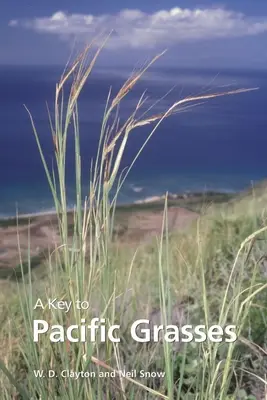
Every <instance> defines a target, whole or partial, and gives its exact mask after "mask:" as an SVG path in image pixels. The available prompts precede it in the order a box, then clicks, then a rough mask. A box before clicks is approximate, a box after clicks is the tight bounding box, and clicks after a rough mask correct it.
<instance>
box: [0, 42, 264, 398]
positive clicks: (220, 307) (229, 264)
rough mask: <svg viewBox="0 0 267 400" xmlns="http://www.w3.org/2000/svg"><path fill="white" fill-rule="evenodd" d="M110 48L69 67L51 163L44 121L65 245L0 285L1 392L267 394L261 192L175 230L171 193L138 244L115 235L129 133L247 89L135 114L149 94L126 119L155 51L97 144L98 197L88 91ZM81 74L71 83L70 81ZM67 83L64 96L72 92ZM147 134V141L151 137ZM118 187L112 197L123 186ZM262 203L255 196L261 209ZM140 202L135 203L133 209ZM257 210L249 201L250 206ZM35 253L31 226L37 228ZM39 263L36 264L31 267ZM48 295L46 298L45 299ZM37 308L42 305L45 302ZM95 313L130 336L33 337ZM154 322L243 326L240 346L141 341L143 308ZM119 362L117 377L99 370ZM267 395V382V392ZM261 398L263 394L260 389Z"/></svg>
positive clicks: (59, 95)
mask: <svg viewBox="0 0 267 400" xmlns="http://www.w3.org/2000/svg"><path fill="white" fill-rule="evenodd" d="M100 50H101V49H99V50H98V51H97V52H96V54H93V55H92V57H91V58H88V57H90V54H91V48H90V47H88V48H86V49H85V51H84V53H82V54H81V56H80V57H78V58H77V60H76V61H75V62H74V63H73V64H72V65H71V66H68V67H67V68H66V70H65V71H64V74H63V75H62V77H61V79H60V81H59V83H58V85H57V87H56V93H55V108H54V112H53V114H54V115H55V118H54V120H52V117H51V116H50V114H49V116H50V124H51V132H52V140H53V143H54V150H55V160H56V167H55V170H54V171H53V172H51V171H50V168H49V165H47V163H46V159H45V156H44V154H43V152H42V148H41V145H40V142H39V137H38V132H37V128H36V127H35V124H34V120H33V117H32V116H31V114H30V112H29V116H30V119H31V121H32V126H33V131H34V135H35V138H36V142H37V145H38V149H39V152H40V156H41V159H42V161H43V165H44V169H45V172H46V175H47V180H48V183H49V185H50V189H51V193H52V195H53V198H54V203H55V209H56V213H57V221H58V227H59V232H60V237H61V243H60V245H58V246H55V248H54V249H53V251H51V252H50V253H49V254H48V256H47V259H46V262H45V275H44V276H43V277H42V279H40V277H39V276H38V275H36V273H35V270H34V269H32V268H31V267H32V266H31V257H30V251H29V255H28V261H27V264H26V269H27V271H26V270H25V262H24V260H21V263H20V264H21V265H20V270H21V277H20V281H18V282H13V281H11V280H10V281H8V282H5V283H2V289H3V290H2V293H3V294H2V296H3V297H2V301H1V303H2V306H1V308H2V309H1V322H2V336H1V346H0V358H1V360H2V361H1V362H0V368H1V370H2V374H1V377H0V387H1V398H3V399H48V400H49V399H70V400H74V399H75V400H77V399H78V400H80V399H81V400H82V399H101V400H102V399H120V398H121V399H140V400H141V399H161V398H162V399H177V400H178V399H187V400H190V399H195V400H197V399H201V400H215V399H216V400H217V399H219V400H230V399H237V398H239V399H244V400H245V399H247V400H248V399H252V398H253V397H252V396H254V398H259V399H260V398H263V396H264V393H265V392H266V384H267V382H266V373H267V371H266V343H267V341H266V339H267V338H266V326H267V311H266V304H267V301H266V300H267V295H266V289H267V284H266V277H265V275H264V273H263V271H262V265H263V264H264V254H265V248H266V230H267V227H266V224H265V218H264V204H263V203H264V202H262V203H261V207H259V203H255V199H254V198H253V196H252V197H251V198H250V197H249V196H247V197H246V198H245V199H242V201H241V200H240V201H237V202H234V203H232V204H231V205H230V206H224V205H223V206H221V205H220V204H214V206H212V207H211V209H210V210H209V212H208V213H206V214H205V215H204V216H202V217H201V218H200V219H199V220H198V221H197V222H196V224H194V225H192V227H191V229H190V230H189V231H187V232H186V233H183V232H180V233H179V232H177V233H172V234H171V235H170V234H169V229H168V223H167V221H168V219H167V212H168V207H169V204H168V200H167V198H166V200H165V202H164V204H162V209H163V210H164V213H163V221H162V233H161V235H160V236H159V237H158V238H156V239H154V240H153V241H151V243H148V244H144V245H142V246H139V247H138V248H133V247H131V248H129V247H127V246H123V245H122V244H121V243H119V242H118V241H114V240H113V239H114V221H115V215H116V209H117V195H118V192H119V190H120V188H121V185H122V184H123V182H124V180H125V179H126V177H127V174H128V173H129V170H130V169H131V168H132V166H134V162H135V160H136V158H137V157H138V155H139V154H140V152H141V151H142V148H141V149H140V152H138V154H137V155H136V158H135V159H134V160H133V163H132V165H131V166H130V168H129V169H128V170H127V171H124V172H123V174H122V173H121V172H120V163H121V159H122V157H123V154H124V151H125V148H126V147H127V145H128V139H129V136H130V135H132V134H134V130H135V129H136V128H138V127H139V126H144V125H148V127H149V126H150V125H152V124H154V125H153V126H152V128H151V132H150V135H149V139H150V138H151V137H152V136H153V133H154V132H155V129H157V127H158V126H159V125H160V123H161V122H162V121H164V119H165V118H168V117H171V115H172V114H174V113H177V112H179V110H180V109H181V107H184V106H188V105H190V103H192V102H198V101H203V100H208V99H209V98H213V97H218V96H222V95H232V94H238V93H242V92H245V91H247V89H241V90H237V91H231V92H226V93H219V94H210V95H203V96H201V95H200V96H197V97H189V98H186V99H182V100H179V101H177V102H176V103H174V104H173V105H172V106H171V107H170V108H169V109H168V110H166V112H165V113H163V114H160V115H153V114H152V115H150V114H148V113H145V114H142V116H141V117H139V116H138V114H139V112H140V110H141V108H143V107H144V104H145V95H144V96H142V97H141V99H140V100H139V102H138V103H137V105H136V109H135V110H133V113H132V114H131V115H130V117H129V118H128V119H127V121H126V122H123V123H121V122H120V120H119V118H118V108H119V105H120V103H121V102H122V101H123V99H124V97H125V96H127V94H128V93H129V92H130V91H131V89H132V88H133V87H134V85H135V84H136V83H137V82H138V80H139V79H140V78H141V77H142V75H143V73H144V72H145V71H146V69H147V68H148V67H149V66H150V65H151V64H152V63H153V62H154V61H156V60H157V58H158V57H155V59H154V60H152V62H151V63H149V64H148V65H147V66H146V67H144V68H143V69H142V70H140V71H138V72H137V73H136V74H134V75H133V76H132V77H130V78H129V80H127V81H126V83H125V84H124V85H123V86H122V88H121V89H120V90H119V92H118V93H117V94H115V95H113V93H112V91H110V93H109V96H108V99H107V105H106V109H105V113H104V116H103V123H102V129H101V132H100V135H99V149H98V152H97V154H96V157H95V160H94V162H93V163H92V168H91V177H90V182H89V183H88V198H86V199H83V198H82V196H81V186H82V185H81V159H80V144H79V114H78V103H77V102H78V98H79V94H80V93H81V90H82V88H83V86H84V84H85V82H86V81H87V79H88V78H89V77H90V73H91V70H92V68H93V66H94V64H95V61H96V59H97V56H98V54H99V52H100ZM70 80H71V82H72V83H71V85H70V87H69V86H68V85H67V83H68V82H69V81H70ZM66 93H67V96H66ZM70 124H72V128H73V130H74V139H75V159H76V204H75V208H74V210H73V221H74V223H73V225H72V227H71V230H70V227H69V220H68V215H69V211H68V209H67V198H66V185H65V180H66V176H65V175H66V170H65V166H66V163H67V160H66V146H67V141H68V136H69V134H70V132H69V128H70ZM147 142H148V140H146V142H145V143H144V146H145V145H147ZM114 189H115V196H114V195H113V196H112V195H111V193H114ZM255 205H256V206H255ZM133 208H134V206H133ZM248 210H249V212H248ZM28 240H29V250H30V246H31V237H30V235H29V238H28ZM27 267H28V268H27ZM54 298H57V299H59V300H67V301H71V302H72V304H75V302H76V301H77V300H86V301H87V302H88V304H89V308H88V309H86V310H82V309H78V308H77V307H72V308H71V309H70V311H69V312H68V313H64V312H62V311H59V310H49V308H48V307H47V303H48V299H54ZM38 299H41V300H42V302H43V304H44V305H45V307H44V308H35V307H34V305H35V304H36V302H37V300H38ZM34 308H35V309H34ZM95 316H97V317H102V318H105V320H106V321H107V323H108V325H114V324H119V325H120V326H121V329H120V338H121V343H112V342H111V341H108V340H107V341H105V342H104V343H102V342H101V341H100V340H99V338H97V341H96V342H95V343H93V342H90V341H87V342H84V343H71V342H69V341H68V340H65V341H64V342H63V343H61V342H59V343H51V341H50V340H49V336H48V335H43V336H42V337H41V338H40V340H39V342H37V343H36V342H34V341H33V332H32V326H33V320H37V319H41V320H45V321H47V322H48V323H49V325H58V324H59V325H62V326H64V327H67V326H69V325H72V324H77V325H80V324H81V320H82V319H86V321H88V323H89V321H90V320H91V319H92V318H94V317H95ZM146 317H147V318H148V319H150V320H151V323H152V325H153V324H160V323H161V322H162V323H163V324H164V325H167V324H175V325H177V326H179V325H181V324H185V323H186V321H189V322H190V323H191V324H193V325H194V324H203V323H204V324H205V325H206V326H207V327H210V326H211V325H214V324H219V325H221V326H223V327H224V326H225V325H227V324H234V325H236V326H237V331H238V332H237V333H238V340H237V341H236V342H234V343H213V342H210V341H207V342H204V343H202V344H197V343H193V342H192V343H188V344H184V343H181V342H178V343H175V344H171V343H167V342H166V341H163V342H162V341H160V342H159V343H153V341H152V342H150V343H138V342H135V341H133V340H132V338H131V337H130V334H129V326H130V325H131V323H132V322H133V321H135V320H136V319H139V318H146ZM124 369H125V370H127V371H131V370H137V371H140V370H145V371H150V372H152V371H153V372H155V371H164V372H165V377H164V378H162V379H159V378H157V377H150V378H145V379H144V378H141V377H128V378H124V377H121V376H120V375H119V374H118V373H117V371H120V370H124ZM34 370H43V371H48V370H55V371H56V373H57V375H58V378H51V379H47V378H39V377H36V376H35V374H34ZM62 370H69V371H84V372H85V371H86V372H90V373H96V377H95V378H92V379H82V378H80V379H77V380H76V379H71V378H66V377H63V376H61V372H60V371H62ZM108 371H109V372H113V373H114V375H115V377H114V378H100V377H99V373H100V372H102V373H103V374H104V373H107V372H108ZM265 394H266V393H265ZM255 396H261V397H255Z"/></svg>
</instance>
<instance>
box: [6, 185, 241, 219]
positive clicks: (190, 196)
mask: <svg viewBox="0 0 267 400" xmlns="http://www.w3.org/2000/svg"><path fill="white" fill-rule="evenodd" d="M241 192H242V191H215V190H207V191H202V192H201V191H200V192H183V193H167V198H168V200H169V201H177V202H179V201H183V202H185V203H186V202H190V200H191V201H199V200H201V199H208V200H210V201H212V199H215V200H216V198H218V197H220V198H221V197H225V199H226V200H227V198H231V197H233V196H235V195H237V194H239V193H241ZM165 198H166V194H163V195H155V196H147V197H144V198H142V199H139V200H135V201H131V202H129V203H117V209H118V210H120V209H127V208H131V207H136V208H139V207H142V205H143V206H149V205H151V206H153V205H157V204H161V203H163V202H164V201H165ZM73 210H74V208H69V209H68V211H67V212H68V213H71V212H73ZM56 215H57V212H56V210H53V209H51V210H44V211H37V212H32V213H24V214H17V215H7V216H4V215H2V216H1V215H0V222H8V221H14V220H16V219H18V220H21V219H30V218H41V217H46V216H56Z"/></svg>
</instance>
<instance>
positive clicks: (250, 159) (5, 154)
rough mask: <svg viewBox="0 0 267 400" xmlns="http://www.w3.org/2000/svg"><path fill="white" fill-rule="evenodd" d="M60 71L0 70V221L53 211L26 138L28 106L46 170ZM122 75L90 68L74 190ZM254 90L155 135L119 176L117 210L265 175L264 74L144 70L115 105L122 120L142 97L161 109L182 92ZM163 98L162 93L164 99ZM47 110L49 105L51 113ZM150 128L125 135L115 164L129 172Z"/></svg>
mask: <svg viewBox="0 0 267 400" xmlns="http://www.w3.org/2000/svg"><path fill="white" fill-rule="evenodd" d="M61 72H62V69H60V68H59V67H14V66H13V67H6V66H5V67H3V66H2V67H0V215H1V216H11V215H14V214H15V213H16V211H17V210H18V211H19V213H23V214H24V213H35V212H41V211H42V212H43V211H49V210H51V209H53V201H52V197H51V194H50V191H49V187H48V184H47V181H46V177H45V174H44V170H43V166H42V163H41V160H40V156H39V153H38V149H37V145H36V142H35V139H34V135H33V131H32V127H31V123H30V119H29V115H28V114H27V112H26V110H25V108H24V104H25V105H26V106H27V107H28V108H29V110H30V111H31V113H32V116H33V118H34V121H35V123H36V127H37V130H38V133H39V136H40V140H41V143H42V146H43V150H44V154H45V157H46V159H47V162H48V164H49V166H51V165H52V163H53V146H52V140H51V133H50V127H49V121H48V116H47V107H46V103H48V105H49V106H50V108H51V107H52V106H53V99H54V92H55V84H56V82H57V81H58V79H59V77H60V75H61ZM130 72H131V70H127V69H126V68H124V69H120V68H111V69H105V68H98V69H96V70H95V72H94V73H93V74H92V76H91V78H90V79H89V81H88V83H87V84H86V87H85V89H84V91H83V92H82V95H81V98H80V101H79V114H80V134H81V148H82V151H81V153H82V160H83V164H82V166H83V190H84V195H86V194H87V191H88V171H89V168H90V163H91V160H92V158H94V157H95V155H96V149H97V144H98V138H99V131H100V125H101V120H102V115H103V112H104V107H105V103H106V99H107V96H108V92H109V89H110V87H112V93H114V94H115V93H116V91H118V90H119V88H120V87H121V85H122V83H123V82H124V81H125V79H127V77H128V75H129V73H130ZM243 87H244V88H250V87H259V90H257V91H253V92H250V93H244V94H240V95H235V96H226V97H221V98H217V99H213V100H208V101H206V102H205V103H202V104H198V105H197V106H195V107H191V108H189V109H186V110H183V112H181V113H178V114H176V115H174V116H172V117H170V118H169V119H168V120H165V121H164V122H163V123H162V125H161V126H160V127H159V128H158V130H157V131H156V133H155V134H154V136H153V137H152V139H151V140H150V141H149V143H148V145H147V147H146V148H145V150H144V151H143V153H142V155H141V156H140V158H139V160H138V161H137V162H136V164H135V166H134V168H133V170H132V172H131V173H130V175H129V177H128V178H127V180H126V182H125V184H124V186H123V188H122V192H121V195H120V202H121V203H129V202H133V201H136V200H139V199H142V198H146V197H149V196H154V195H159V194H163V193H164V192H165V191H167V190H168V191H169V192H174V193H178V192H185V191H203V190H216V191H225V192H232V191H239V190H242V189H244V188H246V187H247V186H250V185H251V183H256V182H257V181H259V180H262V179H264V178H266V177H267V133H266V128H267V112H266V106H267V71H266V72H265V71H243V70H242V71H237V70H233V71H231V70H222V71H220V70H207V69H206V70H197V69H175V68H165V69H164V68H153V69H151V70H150V72H148V73H147V74H146V75H145V76H144V77H143V79H142V80H141V81H140V82H139V84H138V85H137V86H136V88H135V89H134V91H133V92H132V93H130V94H129V95H128V96H127V97H126V99H125V100H124V102H123V104H122V107H121V110H120V115H121V119H122V121H123V120H124V119H125V118H126V117H127V116H128V115H130V113H131V111H132V110H133V109H134V107H135V105H136V103H137V101H138V98H139V96H140V94H142V93H143V92H144V90H146V95H147V96H148V97H149V99H148V102H147V104H145V106H144V110H145V109H146V107H149V106H150V105H151V104H153V103H155V102H156V101H157V100H158V99H161V101H159V102H157V103H156V104H155V106H154V110H153V111H151V112H150V114H153V113H159V112H162V111H165V110H166V109H167V108H168V107H169V106H170V105H172V103H173V102H175V101H176V100H179V99H181V98H182V97H185V96H188V95H196V94H201V93H211V92H214V91H215V92H222V91H224V90H233V89H236V88H243ZM168 92H170V93H169V94H168V95H167V96H165V95H166V93H168ZM51 109H52V108H51ZM150 129H151V127H146V128H142V129H140V130H138V129H137V130H135V131H133V132H132V134H131V136H130V140H129V144H128V148H127V151H126V154H125V157H124V159H123V165H122V167H127V166H128V165H130V163H131V161H132V159H133V157H134V156H135V154H136V152H137V150H138V148H139V146H140V145H141V144H142V143H143V141H144V140H145V138H146V137H147V135H148V134H149V132H150ZM72 147H73V142H72V138H71V134H70V144H69V155H68V165H67V186H68V202H69V206H70V207H71V206H72V205H73V202H74V201H75V200H74V199H75V184H74V176H75V172H74V160H73V152H72V150H73V149H72Z"/></svg>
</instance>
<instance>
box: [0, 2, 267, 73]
mask: <svg viewBox="0 0 267 400" xmlns="http://www.w3.org/2000/svg"><path fill="white" fill-rule="evenodd" d="M3 3H4V4H2V5H1V11H0V47H1V52H0V64H59V63H65V62H66V60H67V59H68V56H69V54H70V52H71V49H72V47H73V44H74V43H76V46H77V47H78V46H83V45H84V44H86V43H88V41H90V39H92V38H93V37H95V35H96V34H100V33H101V34H106V33H107V32H109V31H110V30H113V35H112V36H111V38H110V40H109V42H108V44H107V46H106V48H105V50H104V52H103V54H102V56H101V59H100V62H101V63H103V64H105V65H109V64H112V65H124V64H131V63H133V62H142V61H144V60H145V59H146V58H147V57H149V56H150V57H151V56H153V55H155V54H156V53H157V52H159V51H161V50H163V49H165V48H168V52H167V54H166V55H165V56H164V61H161V62H163V63H165V64H169V65H178V66H200V67H218V66H220V67H234V68H241V67H244V68H266V66H267V46H266V44H267V1H266V0H250V1H248V0H232V1H231V2H230V1H226V2H214V1H211V0H206V1H205V0H203V1H198V2H197V1H193V0H180V1H179V0H177V1H173V0H158V1H157V2H156V1H155V0H153V1H152V0H145V1H144V0H135V1H134V2H133V1H129V0H115V1H112V0H98V1H96V0H94V1H90V0H78V1H76V2H75V1H73V0H45V1H42V2H41V1H38V2H33V1H32V2H30V4H29V2H26V1H23V0H21V1H19V0H8V1H4V2H3ZM162 60H163V59H162Z"/></svg>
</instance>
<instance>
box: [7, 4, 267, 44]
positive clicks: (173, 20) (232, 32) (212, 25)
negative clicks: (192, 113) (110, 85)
mask: <svg viewBox="0 0 267 400" xmlns="http://www.w3.org/2000/svg"><path fill="white" fill-rule="evenodd" d="M9 26H11V27H24V28H28V29H32V30H34V31H37V32H40V33H49V34H54V35H58V36H60V37H61V38H69V37H70V36H71V37H73V36H75V37H76V38H77V39H79V40H81V41H84V42H87V41H88V40H89V39H91V38H92V37H95V36H96V35H98V34H99V33H102V34H103V33H106V34H107V33H109V32H111V31H112V35H111V38H110V39H109V42H108V45H109V46H110V47H116V48H117V47H128V48H129V47H131V48H147V47H155V46H156V45H164V46H169V45H172V44H175V43H179V42H183V41H188V40H200V39H214V38H226V37H240V36H252V35H258V34H261V33H264V32H267V16H266V17H258V18H255V17H253V18H252V17H248V16H246V15H244V14H242V13H236V12H233V11H230V10H226V9H223V8H207V9H188V8H184V9H182V8H179V7H175V8H172V9H170V10H161V11H157V12H155V13H152V14H147V13H144V12H142V11H140V10H128V9H125V10H122V11H121V12H119V13H118V14H115V15H111V14H103V15H98V16H94V15H90V14H88V15H86V14H66V13H64V12H62V11H58V12H56V13H55V14H53V15H52V16H50V17H43V18H35V19H33V20H26V21H25V20H24V21H23V20H22V21H21V20H11V21H10V22H9Z"/></svg>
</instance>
